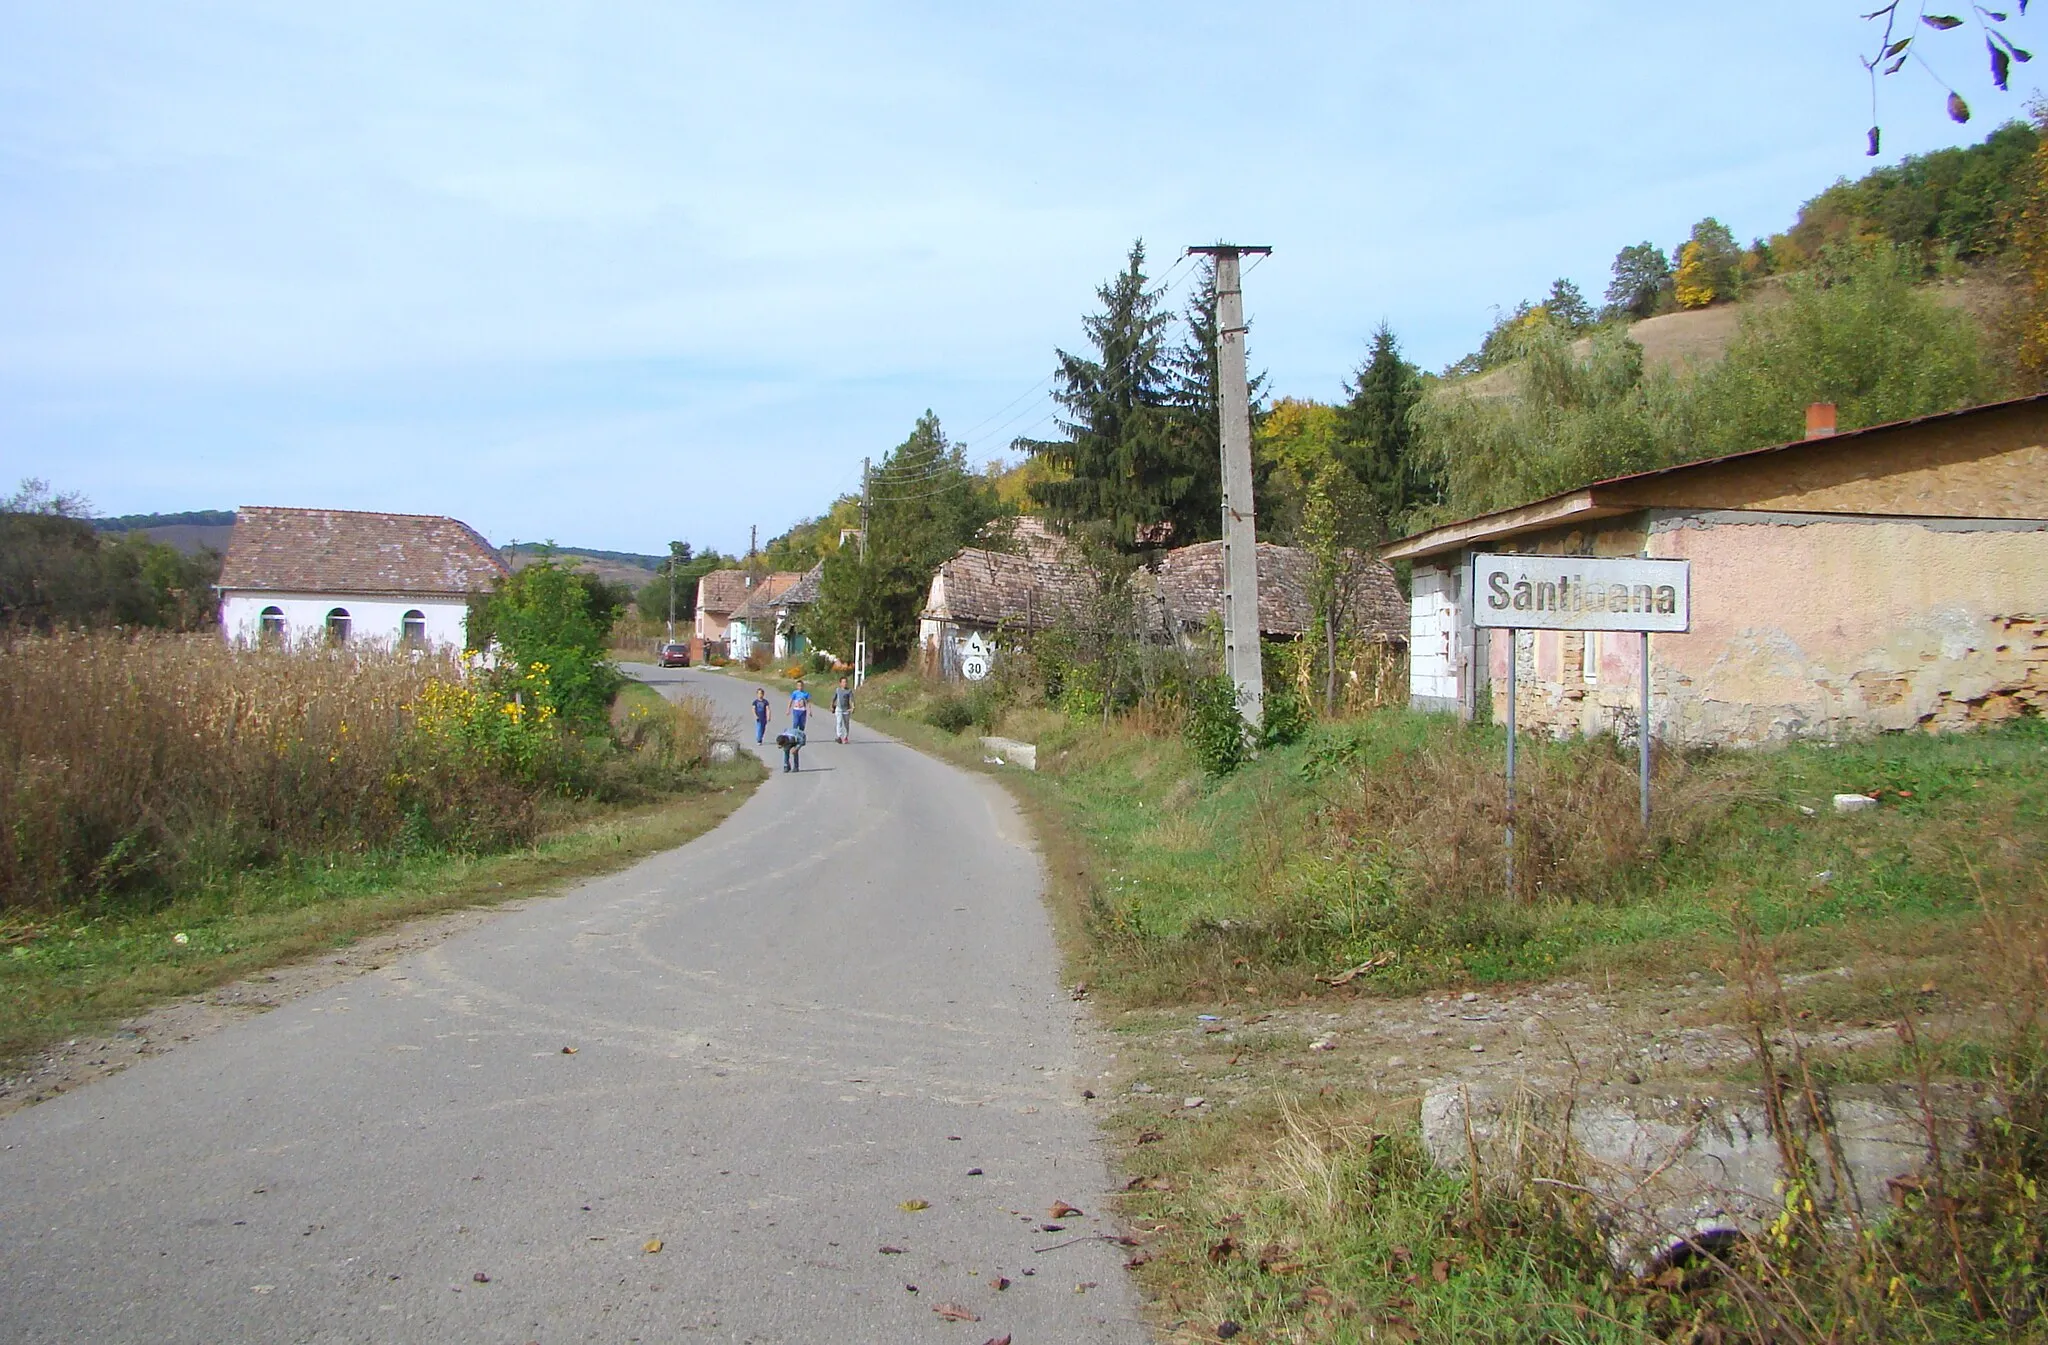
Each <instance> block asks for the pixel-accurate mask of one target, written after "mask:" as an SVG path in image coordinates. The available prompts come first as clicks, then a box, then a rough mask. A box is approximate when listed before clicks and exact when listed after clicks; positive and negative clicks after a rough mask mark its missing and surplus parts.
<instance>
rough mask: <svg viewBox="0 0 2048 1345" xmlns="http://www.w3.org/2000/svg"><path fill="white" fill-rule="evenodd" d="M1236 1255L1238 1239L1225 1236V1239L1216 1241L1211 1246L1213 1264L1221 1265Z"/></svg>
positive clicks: (1210, 1262)
mask: <svg viewBox="0 0 2048 1345" xmlns="http://www.w3.org/2000/svg"><path fill="white" fill-rule="evenodd" d="M1235 1255H1237V1239H1236V1238H1225V1239H1223V1241H1221V1242H1218V1243H1214V1244H1212V1245H1211V1246H1210V1248H1209V1264H1210V1265H1212V1266H1220V1265H1222V1264H1223V1263H1224V1262H1225V1261H1228V1260H1229V1259H1230V1258H1231V1257H1233V1256H1235Z"/></svg>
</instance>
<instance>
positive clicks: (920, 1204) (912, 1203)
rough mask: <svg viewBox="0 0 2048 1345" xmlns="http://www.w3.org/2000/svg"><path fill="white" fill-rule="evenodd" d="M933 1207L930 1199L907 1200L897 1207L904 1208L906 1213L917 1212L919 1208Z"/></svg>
mask: <svg viewBox="0 0 2048 1345" xmlns="http://www.w3.org/2000/svg"><path fill="white" fill-rule="evenodd" d="M931 1207H932V1202H931V1201H929V1200H906V1201H904V1202H903V1203H902V1204H901V1205H898V1206H897V1207H896V1208H897V1209H899V1210H902V1211H903V1212H904V1213H905V1214H915V1213H917V1212H918V1211H919V1210H928V1209H930V1208H931Z"/></svg>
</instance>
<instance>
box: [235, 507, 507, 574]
mask: <svg viewBox="0 0 2048 1345" xmlns="http://www.w3.org/2000/svg"><path fill="white" fill-rule="evenodd" d="M510 573H511V571H510V570H508V569H507V568H506V566H505V562H504V560H503V559H501V558H500V557H499V555H498V553H497V552H496V551H495V550H493V549H492V548H491V544H490V543H489V542H486V541H485V540H484V539H483V538H482V537H480V536H478V535H477V533H476V531H475V530H474V529H472V528H471V527H470V526H469V525H468V524H466V523H462V522H459V521H458V520H456V519H452V518H443V517H440V516H438V515H434V514H375V513H361V512H357V511H355V510H350V509H279V508H271V507H267V506H244V507H243V508H241V509H239V510H237V511H236V513H235V531H234V534H233V536H232V537H231V538H230V539H229V541H228V553H227V556H226V558H225V559H224V560H223V561H222V562H221V572H220V586H221V587H222V588H224V589H255V590H258V591H263V592H281V593H420V594H428V593H432V594H447V595H460V594H468V593H477V592H481V591H483V590H485V589H488V588H490V587H491V586H492V585H493V584H495V583H496V582H497V581H498V580H500V579H503V578H504V577H505V576H506V575H508V574H510Z"/></svg>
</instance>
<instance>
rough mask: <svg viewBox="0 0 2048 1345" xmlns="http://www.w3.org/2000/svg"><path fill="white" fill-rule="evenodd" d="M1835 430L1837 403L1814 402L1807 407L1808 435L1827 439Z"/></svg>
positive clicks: (1812, 437)
mask: <svg viewBox="0 0 2048 1345" xmlns="http://www.w3.org/2000/svg"><path fill="white" fill-rule="evenodd" d="M1834 432H1835V404H1834V403H1833V402H1812V403H1810V404H1808V406H1807V408H1806V437H1807V438H1809V439H1825V438H1827V437H1828V436H1829V435H1831V434H1833V433H1834Z"/></svg>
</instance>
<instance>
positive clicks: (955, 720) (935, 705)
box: [924, 693, 974, 733]
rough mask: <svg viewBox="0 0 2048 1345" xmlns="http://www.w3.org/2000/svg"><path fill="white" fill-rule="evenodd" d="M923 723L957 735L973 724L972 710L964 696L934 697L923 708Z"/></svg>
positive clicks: (946, 695) (950, 694) (947, 695)
mask: <svg viewBox="0 0 2048 1345" xmlns="http://www.w3.org/2000/svg"><path fill="white" fill-rule="evenodd" d="M924 720H925V723H927V724H930V725H931V726H932V727H933V728H939V729H944V730H945V731H946V732H948V733H959V732H961V731H963V730H964V729H966V728H968V727H970V726H971V725H972V724H973V723H974V709H973V707H972V706H970V705H969V704H968V703H967V698H966V697H965V696H960V695H955V694H952V693H947V694H945V695H941V696H936V697H934V698H933V699H932V702H931V704H929V705H927V706H926V707H925V711H924Z"/></svg>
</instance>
